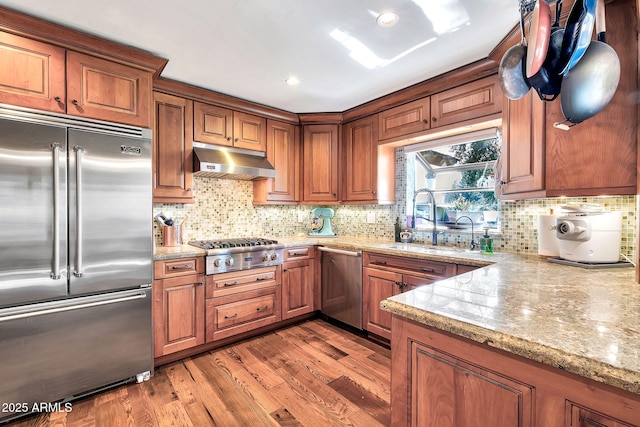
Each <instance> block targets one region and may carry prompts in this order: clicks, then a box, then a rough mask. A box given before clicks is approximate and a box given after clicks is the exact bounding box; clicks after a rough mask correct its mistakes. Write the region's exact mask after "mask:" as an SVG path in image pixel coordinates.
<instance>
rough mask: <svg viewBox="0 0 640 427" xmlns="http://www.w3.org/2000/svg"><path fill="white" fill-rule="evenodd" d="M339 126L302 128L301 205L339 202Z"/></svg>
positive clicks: (322, 125)
mask: <svg viewBox="0 0 640 427" xmlns="http://www.w3.org/2000/svg"><path fill="white" fill-rule="evenodd" d="M339 126H340V125H337V124H309V125H304V126H303V138H302V153H303V162H302V169H303V184H302V188H303V194H302V202H303V203H337V202H339V201H340V194H339V183H340V181H341V176H340V168H339V160H340V158H339V155H338V150H339V140H338V138H339V134H340V133H339Z"/></svg>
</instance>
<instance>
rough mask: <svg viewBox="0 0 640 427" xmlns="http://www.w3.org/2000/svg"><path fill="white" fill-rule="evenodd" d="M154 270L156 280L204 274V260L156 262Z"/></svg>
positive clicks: (189, 259) (198, 258)
mask: <svg viewBox="0 0 640 427" xmlns="http://www.w3.org/2000/svg"><path fill="white" fill-rule="evenodd" d="M153 270H154V271H153V275H154V278H155V279H165V278H169V277H177V276H185V275H188V274H194V273H204V258H202V257H197V258H182V259H172V260H165V261H156V262H155V263H154V266H153Z"/></svg>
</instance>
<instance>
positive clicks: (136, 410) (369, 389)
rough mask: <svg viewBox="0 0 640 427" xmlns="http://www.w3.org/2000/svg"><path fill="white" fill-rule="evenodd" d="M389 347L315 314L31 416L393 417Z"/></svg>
mask: <svg viewBox="0 0 640 427" xmlns="http://www.w3.org/2000/svg"><path fill="white" fill-rule="evenodd" d="M389 383H390V351H389V350H388V349H386V348H384V347H381V346H379V345H377V344H374V343H371V342H370V341H368V340H366V339H364V338H361V337H358V336H356V335H354V334H351V333H349V332H346V331H344V330H342V329H340V328H337V327H335V326H334V325H331V324H329V323H326V322H323V321H322V320H311V321H307V322H304V323H301V324H299V325H295V326H291V327H288V328H285V329H282V330H279V331H275V332H272V333H269V334H267V335H264V336H260V337H257V338H253V339H250V340H247V341H244V342H241V343H238V344H235V345H232V346H229V347H225V348H222V349H218V350H215V351H211V352H208V353H203V354H201V355H198V356H194V357H190V358H186V359H183V360H181V361H178V362H174V363H171V364H168V365H164V366H161V367H159V368H157V369H156V371H155V375H154V376H153V377H152V378H151V379H150V380H149V381H147V382H144V383H141V384H130V385H125V386H121V387H119V388H116V389H113V390H109V391H106V392H103V393H101V394H98V395H95V396H92V397H88V398H85V399H82V400H79V401H75V402H73V407H72V410H71V411H70V412H55V413H51V414H42V415H38V416H32V417H29V418H26V419H24V420H22V421H16V422H13V423H10V424H7V425H5V426H3V427H26V426H69V427H75V426H83V427H86V426H108V427H111V426H181V427H182V426H197V427H200V426H224V427H227V426H252V427H253V426H322V427H327V426H342V425H348V426H366V427H372V426H388V425H389V423H390V406H389V402H390V384H389Z"/></svg>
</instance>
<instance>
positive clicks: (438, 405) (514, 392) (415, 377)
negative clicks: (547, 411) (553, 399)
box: [408, 341, 533, 427]
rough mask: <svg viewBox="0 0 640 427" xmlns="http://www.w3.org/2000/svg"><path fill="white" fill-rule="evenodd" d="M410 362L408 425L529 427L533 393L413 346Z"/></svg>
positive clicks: (529, 389)
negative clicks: (409, 415)
mask: <svg viewBox="0 0 640 427" xmlns="http://www.w3.org/2000/svg"><path fill="white" fill-rule="evenodd" d="M410 358H411V365H410V366H411V367H410V369H411V381H410V384H408V386H409V387H410V391H409V395H410V396H411V402H410V405H411V409H410V411H409V413H410V414H411V422H410V425H412V426H452V427H466V426H501V427H529V426H532V425H533V413H532V412H533V411H532V396H533V387H531V386H528V385H526V384H522V383H519V382H516V381H514V380H512V379H510V378H507V377H503V376H500V375H497V374H495V373H493V372H491V371H488V370H484V369H482V368H480V367H478V366H476V365H472V364H470V363H466V362H465V361H464V360H462V359H457V358H454V357H452V356H450V355H448V354H445V353H441V352H439V351H437V350H435V349H432V348H430V347H426V346H423V345H421V344H419V343H416V342H415V341H414V342H411V353H410Z"/></svg>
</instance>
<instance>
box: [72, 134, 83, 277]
mask: <svg viewBox="0 0 640 427" xmlns="http://www.w3.org/2000/svg"><path fill="white" fill-rule="evenodd" d="M73 151H75V153H76V266H75V269H74V271H73V275H74V276H76V277H82V274H83V272H82V153H84V148H83V147H81V146H79V145H76V146H75V147H73Z"/></svg>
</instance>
